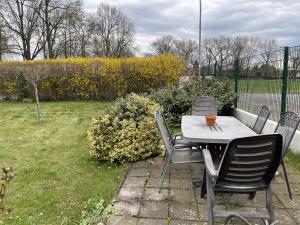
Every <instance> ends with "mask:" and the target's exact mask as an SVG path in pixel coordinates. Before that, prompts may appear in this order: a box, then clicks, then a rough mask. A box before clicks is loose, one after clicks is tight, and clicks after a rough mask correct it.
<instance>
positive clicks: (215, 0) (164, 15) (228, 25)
mask: <svg viewBox="0 0 300 225" xmlns="http://www.w3.org/2000/svg"><path fill="white" fill-rule="evenodd" d="M202 1H203V22H202V23H203V28H202V32H203V36H204V37H211V36H218V35H226V36H233V35H239V34H247V35H258V36H267V37H271V38H275V39H277V40H278V42H279V44H280V45H290V46H292V45H298V44H300V16H299V15H300V13H299V12H300V0H202ZM100 2H106V3H108V4H110V5H113V6H116V7H118V8H120V9H121V11H122V12H123V13H124V14H125V15H127V16H128V17H129V19H130V20H131V21H132V22H133V23H134V24H135V28H136V38H135V39H136V46H137V47H138V48H139V52H140V54H142V53H145V52H149V51H150V50H149V45H150V43H151V42H152V41H153V40H154V39H155V38H156V37H158V36H160V35H162V34H174V35H175V36H177V37H179V38H192V39H195V40H197V39H198V24H199V22H198V21H199V0H103V1H101V0H84V4H85V8H86V9H87V10H88V11H93V10H96V8H97V6H98V5H99V3H100Z"/></svg>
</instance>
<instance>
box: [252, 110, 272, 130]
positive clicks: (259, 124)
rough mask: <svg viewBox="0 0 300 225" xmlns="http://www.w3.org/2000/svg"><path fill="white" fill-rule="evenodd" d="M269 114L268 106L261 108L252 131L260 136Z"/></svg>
mask: <svg viewBox="0 0 300 225" xmlns="http://www.w3.org/2000/svg"><path fill="white" fill-rule="evenodd" d="M270 114H271V108H270V106H268V105H264V106H262V107H261V110H260V112H259V114H258V116H257V119H256V121H255V123H254V125H253V127H252V130H253V131H254V132H255V133H257V134H261V132H262V130H263V128H264V126H265V124H266V122H267V120H268V118H269V116H270Z"/></svg>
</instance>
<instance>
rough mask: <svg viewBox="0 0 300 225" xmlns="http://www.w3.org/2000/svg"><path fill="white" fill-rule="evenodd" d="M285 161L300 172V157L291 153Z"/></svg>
mask: <svg viewBox="0 0 300 225" xmlns="http://www.w3.org/2000/svg"><path fill="white" fill-rule="evenodd" d="M285 161H286V162H287V163H288V164H289V165H291V166H292V167H293V168H295V169H296V170H298V171H299V172H300V155H296V154H293V153H292V152H289V153H288V154H287V155H286V156H285Z"/></svg>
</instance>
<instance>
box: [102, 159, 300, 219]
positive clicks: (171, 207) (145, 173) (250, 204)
mask: <svg viewBox="0 0 300 225" xmlns="http://www.w3.org/2000/svg"><path fill="white" fill-rule="evenodd" d="M161 168H162V157H156V158H153V159H149V160H145V161H140V162H136V163H134V164H132V165H131V167H130V169H129V171H128V173H127V175H126V178H125V180H124V182H123V184H122V185H121V187H120V189H119V191H118V193H117V197H116V199H117V202H116V203H115V205H114V209H113V215H112V216H111V217H110V218H109V220H108V223H107V224H108V225H167V224H168V225H204V224H207V208H206V207H207V206H206V200H205V199H201V198H200V188H193V186H192V180H193V179H199V178H200V179H202V176H203V169H204V165H202V164H190V165H176V166H173V167H172V169H171V172H170V175H169V176H168V178H167V179H166V180H165V182H164V186H163V189H162V191H161V193H158V190H159V185H160V182H161V176H160V173H161ZM288 172H289V177H290V181H291V185H292V190H293V194H294V196H293V200H290V199H289V197H288V193H287V189H286V184H285V182H284V180H283V179H282V177H281V175H282V171H279V176H277V177H276V179H275V180H274V181H273V185H272V190H273V204H274V208H275V218H276V220H277V221H278V222H277V224H278V225H300V173H299V172H295V171H294V170H292V169H291V168H289V169H288ZM215 201H216V206H215V207H218V208H220V209H224V210H226V209H234V210H237V211H239V210H241V211H243V210H247V211H249V210H251V211H259V210H264V206H265V196H264V193H263V192H262V193H259V192H258V193H257V195H256V197H255V199H254V200H253V201H251V200H248V196H247V195H241V194H234V195H232V194H218V195H217V196H216V200H215ZM222 222H223V221H222V220H219V221H218V222H217V224H222ZM251 222H252V223H253V225H254V224H263V223H262V222H261V221H253V220H252V221H251ZM235 224H243V223H239V222H236V223H235Z"/></svg>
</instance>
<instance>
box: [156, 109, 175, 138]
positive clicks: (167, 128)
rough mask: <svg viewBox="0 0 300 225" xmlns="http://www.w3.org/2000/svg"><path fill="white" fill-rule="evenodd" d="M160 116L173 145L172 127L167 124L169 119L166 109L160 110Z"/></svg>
mask: <svg viewBox="0 0 300 225" xmlns="http://www.w3.org/2000/svg"><path fill="white" fill-rule="evenodd" d="M159 116H161V117H162V119H163V122H164V126H165V127H166V130H167V132H168V135H169V140H170V142H171V143H173V138H172V132H171V130H170V127H169V125H168V122H167V119H166V117H165V114H164V109H163V108H160V109H159Z"/></svg>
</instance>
